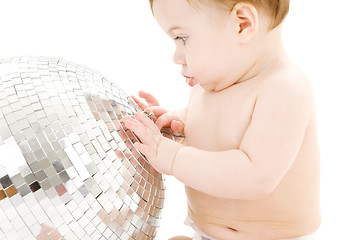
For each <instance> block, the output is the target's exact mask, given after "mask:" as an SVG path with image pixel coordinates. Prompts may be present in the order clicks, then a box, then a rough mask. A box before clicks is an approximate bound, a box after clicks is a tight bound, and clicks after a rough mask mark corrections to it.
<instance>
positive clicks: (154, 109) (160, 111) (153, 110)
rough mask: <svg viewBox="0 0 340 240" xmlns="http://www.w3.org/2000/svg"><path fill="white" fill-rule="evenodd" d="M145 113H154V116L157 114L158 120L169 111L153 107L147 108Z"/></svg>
mask: <svg viewBox="0 0 340 240" xmlns="http://www.w3.org/2000/svg"><path fill="white" fill-rule="evenodd" d="M144 111H146V112H153V114H155V116H156V117H157V118H159V116H161V115H163V114H165V113H167V112H168V111H167V110H166V109H165V108H163V107H160V106H153V107H148V108H145V109H144Z"/></svg>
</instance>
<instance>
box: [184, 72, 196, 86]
mask: <svg viewBox="0 0 340 240" xmlns="http://www.w3.org/2000/svg"><path fill="white" fill-rule="evenodd" d="M183 76H184V77H185V78H186V79H185V80H186V83H187V84H188V85H189V86H190V87H193V86H195V81H194V77H188V76H185V75H183Z"/></svg>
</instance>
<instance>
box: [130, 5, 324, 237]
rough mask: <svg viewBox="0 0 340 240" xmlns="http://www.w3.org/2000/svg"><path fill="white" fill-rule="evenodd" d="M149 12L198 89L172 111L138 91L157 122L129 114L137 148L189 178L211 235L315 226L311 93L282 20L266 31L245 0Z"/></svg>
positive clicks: (285, 232) (268, 233)
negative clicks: (179, 136) (166, 133)
mask: <svg viewBox="0 0 340 240" xmlns="http://www.w3.org/2000/svg"><path fill="white" fill-rule="evenodd" d="M195 3H197V4H198V2H195ZM153 10H154V14H155V18H156V19H157V21H158V23H159V24H160V26H161V27H162V28H163V29H164V31H165V32H167V33H168V34H169V36H170V37H171V38H172V39H174V41H175V43H176V52H175V54H174V61H175V63H176V64H180V65H182V74H183V75H184V76H185V77H186V80H187V83H188V85H189V86H190V87H192V91H191V96H190V100H189V103H188V105H187V107H186V108H185V109H184V110H181V111H180V112H175V113H171V112H167V111H166V110H165V109H163V108H161V107H159V106H157V105H158V102H157V101H155V99H154V98H153V97H152V95H148V94H145V93H144V94H142V95H141V97H142V98H145V99H146V100H147V102H150V106H151V107H150V108H149V110H152V111H154V113H155V115H156V118H157V121H156V123H155V124H154V123H153V122H152V121H151V120H150V119H148V118H147V117H146V116H145V115H144V114H142V113H137V114H136V115H135V117H136V119H133V118H130V117H127V118H125V119H124V122H125V124H126V126H127V127H128V128H130V129H131V130H132V131H134V132H135V133H136V134H137V135H138V137H139V138H140V139H141V143H136V144H135V147H136V148H137V149H138V150H139V151H140V152H142V153H143V154H144V155H145V156H146V157H147V158H148V160H149V162H150V163H151V164H152V166H153V167H154V168H155V169H156V170H157V171H159V172H161V173H163V174H168V175H173V176H175V177H176V178H177V179H178V180H179V181H181V182H182V183H184V184H185V186H186V194H187V198H188V214H189V216H190V217H191V218H192V219H193V221H194V223H195V225H196V226H197V227H198V228H199V229H200V230H201V231H202V232H204V233H206V234H207V235H209V236H211V237H212V238H215V239H220V240H279V239H289V238H297V237H301V236H305V235H308V234H310V233H313V232H314V231H316V230H317V228H318V227H319V225H320V207H319V174H320V169H319V165H320V159H319V148H318V141H317V128H316V117H315V106H314V100H313V93H312V89H311V86H310V84H309V82H308V80H307V78H306V76H305V75H304V74H303V73H302V72H301V71H300V70H299V69H298V68H297V67H296V66H295V65H294V64H293V63H292V62H291V61H290V60H289V58H288V57H287V55H286V53H285V51H284V49H283V46H282V42H281V32H282V27H281V26H278V27H276V28H275V29H273V30H271V31H268V25H269V24H268V23H269V22H270V20H269V19H268V16H266V15H264V14H263V13H261V11H257V9H256V8H255V7H254V6H252V5H250V4H246V3H241V4H237V5H235V7H234V8H233V9H231V11H230V12H229V11H228V14H225V12H223V14H219V12H216V11H213V10H211V8H205V7H204V6H200V5H199V7H198V8H193V7H192V6H191V5H189V4H188V3H187V1H182V0H155V1H154V5H153ZM211 11H212V12H211ZM155 102H156V103H157V104H154V103H155ZM140 105H141V106H142V104H140ZM142 108H145V109H147V106H146V105H143V106H142ZM163 126H169V127H171V128H172V129H173V130H174V131H181V130H184V133H185V136H186V139H185V142H183V143H178V142H174V141H171V140H169V139H165V138H164V137H163V136H162V135H161V134H160V131H159V129H161V128H162V127H163ZM174 239H187V238H185V237H177V238H174Z"/></svg>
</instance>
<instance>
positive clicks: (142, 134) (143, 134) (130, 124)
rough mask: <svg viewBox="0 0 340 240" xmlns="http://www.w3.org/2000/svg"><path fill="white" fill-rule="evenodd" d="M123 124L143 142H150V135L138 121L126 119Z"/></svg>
mask: <svg viewBox="0 0 340 240" xmlns="http://www.w3.org/2000/svg"><path fill="white" fill-rule="evenodd" d="M123 122H124V124H125V126H126V127H127V128H129V129H130V130H131V131H132V132H134V134H136V135H137V137H138V138H139V139H140V140H141V141H142V142H149V141H148V138H149V134H148V131H147V129H146V127H145V126H144V125H143V124H142V123H141V122H139V121H138V120H136V119H133V118H130V117H125V118H123Z"/></svg>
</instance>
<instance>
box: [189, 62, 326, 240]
mask: <svg viewBox="0 0 340 240" xmlns="http://www.w3.org/2000/svg"><path fill="white" fill-rule="evenodd" d="M287 67H290V66H287ZM287 77H288V76H287ZM295 77H296V78H297V79H296V81H301V80H300V79H304V80H302V81H303V82H304V81H305V77H304V76H303V75H302V74H301V75H297V76H295ZM253 80H254V79H253ZM263 81H264V80H263V79H261V78H258V79H257V80H254V81H248V82H243V83H240V84H238V85H234V86H231V87H230V88H229V89H228V90H224V91H223V92H220V93H215V94H212V93H206V92H205V91H204V90H203V89H201V88H200V87H197V88H196V89H193V94H192V99H191V101H190V104H189V107H188V116H187V118H186V129H185V130H186V132H185V133H186V136H187V138H186V144H187V145H189V146H194V147H196V148H200V149H202V148H203V149H205V150H207V151H221V150H223V149H225V148H228V149H239V148H240V145H241V144H242V140H243V136H244V134H245V132H246V131H247V128H248V127H249V123H250V121H251V118H252V114H253V111H254V106H255V105H256V103H255V101H256V98H257V97H258V94H259V92H260V90H261V88H264V87H266V86H265V84H263ZM270 81H275V80H274V79H273V80H270ZM303 84H306V86H305V87H306V88H307V89H309V86H308V83H307V82H305V83H303ZM211 102H214V105H215V106H216V109H212V108H211V107H209V106H211V105H210V103H211ZM217 103H221V104H217ZM222 103H223V104H222ZM310 104H311V105H312V104H313V101H312V99H310ZM311 107H312V108H314V106H311ZM220 108H223V111H222V110H221V111H216V110H218V109H220ZM221 112H222V113H221ZM207 116H209V117H207ZM231 116H232V117H231ZM197 118H198V119H200V118H204V119H205V121H197V120H196V119H197ZM216 119H218V120H217V121H216ZM222 126H224V127H222ZM210 132H213V133H215V134H209V133H210ZM316 134H317V133H316V121H315V114H314V113H312V114H311V115H310V116H309V122H308V126H307V128H306V133H305V135H304V137H303V140H302V143H301V147H300V148H299V152H298V154H297V156H296V158H295V159H294V161H293V163H292V165H291V167H290V168H289V170H288V171H287V172H286V173H285V175H284V176H283V178H282V179H281V181H280V182H279V184H278V185H277V187H276V188H275V190H273V192H271V193H270V194H268V195H266V196H263V197H262V198H259V199H252V200H242V199H241V200H240V199H227V198H221V197H215V196H211V195H209V194H205V193H204V192H201V191H198V190H196V189H194V188H191V187H189V186H186V194H187V198H188V208H189V215H190V217H191V218H192V219H193V220H194V222H195V224H196V225H197V226H198V227H199V228H200V229H201V230H202V231H203V232H205V233H207V234H208V235H210V236H213V237H214V238H216V239H235V240H236V239H245V240H246V239H247V240H252V239H254V240H255V239H258V240H264V239H268V240H269V239H273V240H274V239H284V238H293V237H299V236H304V235H307V234H309V233H312V232H314V231H316V229H317V228H318V226H319V224H320V211H319V198H318V194H319V149H318V142H317V135H316ZM197 136H204V137H197ZM278 154H280V153H278ZM193 167H194V166H193ZM268 168H270V167H269V166H268ZM267 170H269V169H267ZM243 177H246V176H243ZM226 191H227V190H226Z"/></svg>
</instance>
